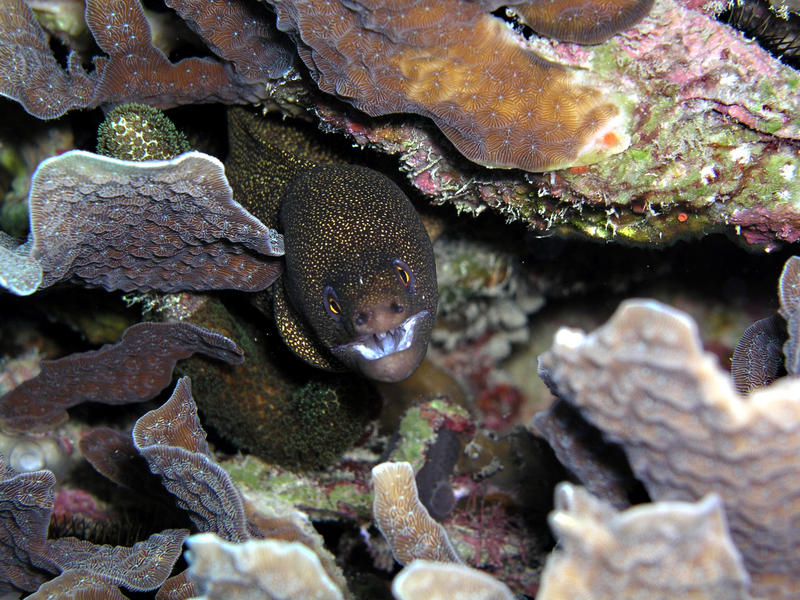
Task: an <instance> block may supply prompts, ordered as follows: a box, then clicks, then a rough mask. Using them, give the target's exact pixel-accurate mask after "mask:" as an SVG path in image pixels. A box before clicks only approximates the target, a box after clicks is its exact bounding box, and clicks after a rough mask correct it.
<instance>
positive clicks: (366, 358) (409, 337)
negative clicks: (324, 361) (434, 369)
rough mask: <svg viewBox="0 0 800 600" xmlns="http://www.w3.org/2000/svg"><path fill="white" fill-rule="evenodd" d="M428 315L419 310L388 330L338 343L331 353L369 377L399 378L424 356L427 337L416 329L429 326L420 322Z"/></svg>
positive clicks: (415, 365)
mask: <svg viewBox="0 0 800 600" xmlns="http://www.w3.org/2000/svg"><path fill="white" fill-rule="evenodd" d="M429 319H430V312H429V311H427V310H422V311H420V312H418V313H416V314H414V315H411V316H410V317H409V318H407V319H406V320H405V321H403V322H402V323H400V324H399V325H398V326H397V327H394V328H393V329H390V330H389V331H384V332H379V333H368V334H366V335H362V336H361V337H359V338H357V339H355V340H353V341H352V342H350V343H348V344H343V345H342V346H339V347H338V348H336V349H335V350H334V355H336V356H337V357H339V358H340V359H341V360H343V361H344V362H345V363H349V364H351V365H353V366H354V367H355V368H356V369H357V370H359V371H361V372H362V373H363V374H364V375H365V376H366V377H369V378H370V379H375V380H378V381H402V380H403V379H405V378H407V377H409V376H410V375H411V374H412V373H413V372H414V371H415V370H416V368H417V367H418V366H419V363H420V362H422V359H423V358H424V355H425V349H426V347H427V345H428V344H427V339H425V340H422V339H421V338H420V334H419V331H418V330H419V329H420V328H422V329H423V330H428V331H429V330H430V327H429V326H425V327H423V326H422V325H423V324H425V323H426V322H427V321H428V320H429ZM423 337H425V338H427V336H426V335H425V334H423Z"/></svg>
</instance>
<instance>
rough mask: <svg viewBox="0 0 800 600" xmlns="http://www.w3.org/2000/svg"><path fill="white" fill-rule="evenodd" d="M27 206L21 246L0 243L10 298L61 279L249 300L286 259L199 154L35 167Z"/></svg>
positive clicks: (80, 157) (61, 159) (86, 159)
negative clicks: (224, 292) (240, 293)
mask: <svg viewBox="0 0 800 600" xmlns="http://www.w3.org/2000/svg"><path fill="white" fill-rule="evenodd" d="M29 203H30V220H31V234H30V236H29V238H28V241H27V242H26V243H25V244H23V245H22V246H19V247H17V248H11V247H10V244H8V242H7V241H6V243H5V245H4V244H3V243H2V242H3V239H4V238H2V237H0V267H2V271H0V283H2V284H3V285H4V286H5V287H7V288H8V289H9V290H10V291H12V292H14V293H16V294H21V295H26V294H31V293H33V292H34V291H36V290H37V289H39V288H42V287H47V286H51V285H53V284H55V283H57V282H59V281H63V280H68V279H72V280H77V281H81V282H83V283H84V284H85V285H89V286H101V287H104V288H105V289H108V290H112V289H118V290H124V291H131V290H148V289H159V290H161V291H173V290H180V289H224V288H233V289H242V290H250V291H255V290H262V289H264V288H266V287H267V286H269V285H270V284H271V283H272V282H273V281H274V279H275V278H276V277H277V276H278V274H279V273H280V270H281V266H280V263H278V262H277V261H275V260H270V259H269V258H268V257H271V256H272V257H274V256H280V255H281V254H283V239H282V238H281V236H280V235H278V234H277V233H276V232H275V231H274V230H271V229H269V228H267V227H266V226H265V225H263V224H262V223H261V222H260V221H258V220H257V219H255V218H254V217H253V216H251V215H250V214H249V213H248V212H247V211H245V210H244V209H243V208H242V207H241V206H240V205H239V204H238V203H237V202H236V201H234V200H233V197H232V192H231V189H230V186H229V185H228V182H227V180H226V179H225V175H224V168H223V166H222V163H220V162H219V161H218V160H217V159H216V158H214V157H212V156H209V155H206V154H201V153H197V152H192V153H187V154H183V155H181V156H179V157H177V158H175V159H173V160H169V161H157V162H145V163H138V162H131V161H121V160H117V159H112V158H106V157H103V156H99V155H96V154H91V153H88V152H83V151H79V150H74V151H71V152H67V153H65V154H62V155H61V156H58V157H54V158H50V159H48V160H46V161H44V162H43V163H42V164H41V165H39V167H38V168H37V170H36V173H35V174H34V176H33V182H32V185H31V193H30V197H29ZM200 213H202V216H200ZM167 215H168V216H167ZM178 223H180V226H179V225H178ZM0 233H2V232H0Z"/></svg>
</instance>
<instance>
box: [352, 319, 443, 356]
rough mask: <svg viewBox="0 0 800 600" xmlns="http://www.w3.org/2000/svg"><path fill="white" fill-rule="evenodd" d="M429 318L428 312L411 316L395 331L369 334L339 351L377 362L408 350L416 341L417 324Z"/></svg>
mask: <svg viewBox="0 0 800 600" xmlns="http://www.w3.org/2000/svg"><path fill="white" fill-rule="evenodd" d="M426 316H428V311H427V310H421V311H419V312H418V313H416V314H414V315H411V316H410V317H408V318H407V319H406V320H405V321H403V322H402V323H400V325H398V326H397V327H395V328H394V329H390V330H389V331H385V332H383V333H368V334H366V335H363V336H361V337H360V338H358V339H356V340H355V341H352V342H350V343H349V344H344V345H343V346H339V348H338V349H339V350H345V351H348V352H357V353H358V354H360V355H361V356H362V357H363V358H365V359H366V360H377V359H379V358H383V357H384V356H388V355H389V354H392V353H394V352H400V351H402V350H407V349H408V348H410V347H411V343H412V342H413V341H414V331H415V329H416V326H417V323H419V321H421V320H422V319H423V318H425V317H426Z"/></svg>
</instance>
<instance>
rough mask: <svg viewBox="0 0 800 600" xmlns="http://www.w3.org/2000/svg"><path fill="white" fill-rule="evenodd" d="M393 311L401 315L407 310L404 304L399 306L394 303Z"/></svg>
mask: <svg viewBox="0 0 800 600" xmlns="http://www.w3.org/2000/svg"><path fill="white" fill-rule="evenodd" d="M392 310H393V311H394V312H396V313H398V314H399V313H401V312H403V311H404V310H405V308H404V307H403V305H402V304H398V303H397V302H392Z"/></svg>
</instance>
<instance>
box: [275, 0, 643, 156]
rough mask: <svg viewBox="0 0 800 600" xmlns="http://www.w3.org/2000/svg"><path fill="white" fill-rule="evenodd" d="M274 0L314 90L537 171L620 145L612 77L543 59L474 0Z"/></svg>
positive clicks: (621, 111) (623, 116)
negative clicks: (424, 123)
mask: <svg viewBox="0 0 800 600" xmlns="http://www.w3.org/2000/svg"><path fill="white" fill-rule="evenodd" d="M272 3H273V4H274V6H275V8H276V10H277V12H278V27H279V28H280V29H282V30H284V31H287V32H290V33H292V34H294V36H295V38H296V40H297V42H298V49H299V51H300V56H301V58H302V59H303V61H304V62H305V64H306V66H307V67H308V68H309V70H310V71H311V75H312V77H314V80H315V81H316V82H317V83H318V84H319V86H320V88H321V89H322V90H323V91H326V92H329V93H331V94H336V95H337V96H339V97H343V98H345V99H347V100H348V101H349V102H351V103H352V104H353V105H354V106H356V107H358V108H359V109H361V110H363V111H364V112H366V113H368V114H370V115H372V116H376V115H385V114H390V113H399V112H412V113H416V114H420V115H424V116H427V117H430V118H431V119H432V120H433V121H434V123H436V125H437V126H438V127H439V129H441V130H442V132H443V133H444V134H445V135H446V136H447V137H448V138H449V139H450V141H451V142H453V144H454V145H455V146H456V148H458V150H459V151H460V152H461V153H462V154H464V156H466V157H467V158H469V159H470V160H472V161H475V162H478V163H480V164H483V165H487V166H491V167H519V168H522V169H526V170H530V171H542V170H546V169H555V168H561V167H567V166H574V165H582V164H588V163H591V162H594V161H597V160H600V159H602V158H604V157H606V156H608V155H610V154H614V153H617V152H620V151H622V150H624V149H625V147H627V145H628V142H629V137H628V133H627V130H628V125H629V117H630V114H629V113H630V108H629V106H628V105H627V103H624V102H620V101H619V100H617V99H615V98H613V97H612V95H611V94H610V91H612V90H613V86H611V85H609V84H604V83H602V82H597V81H593V80H592V79H591V78H590V77H588V76H587V74H586V73H585V72H579V71H577V70H573V69H570V68H567V67H565V66H563V65H560V64H557V63H555V62H552V61H550V60H547V59H546V58H543V57H542V56H541V55H539V54H537V53H535V52H534V51H533V50H532V49H531V48H530V47H527V46H526V44H525V41H524V40H523V39H522V38H521V36H519V35H518V34H516V33H515V32H514V30H513V28H512V27H511V26H510V25H509V24H507V23H505V22H504V21H502V20H501V19H499V18H498V17H495V16H493V15H491V14H490V13H489V12H488V8H487V7H484V6H482V5H481V4H479V3H477V2H471V1H469V0H449V1H447V2H435V3H434V2H428V1H426V0H422V1H420V0H391V1H387V2H383V1H372V0H366V1H362V2H350V3H345V2H341V1H340V0H335V1H330V2H319V1H316V0H299V1H293V0H274V1H273V2H272ZM592 4H594V3H585V4H584V5H583V7H582V8H583V9H584V10H585V11H586V12H587V13H588V14H592ZM642 12H644V11H642Z"/></svg>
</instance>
